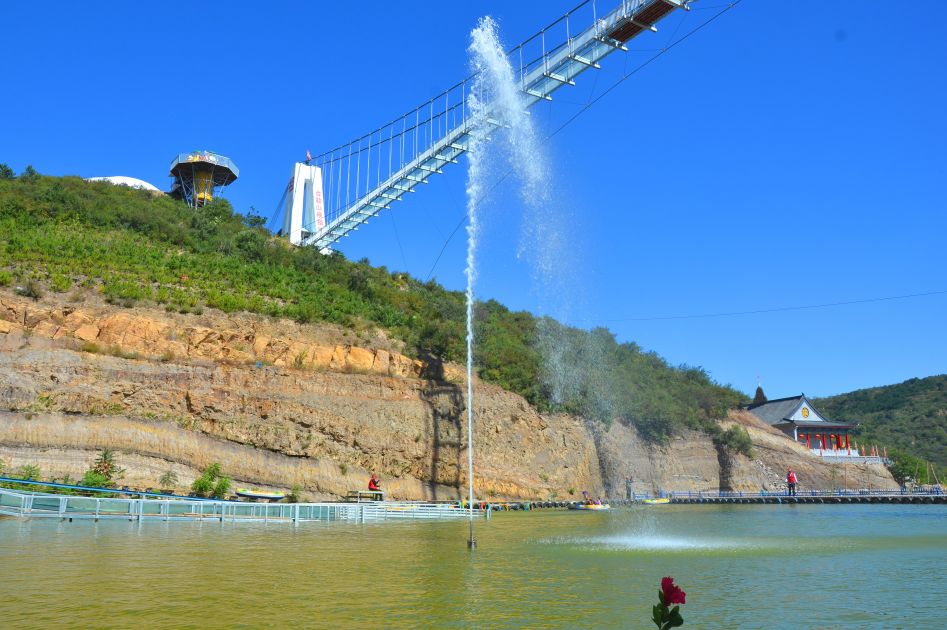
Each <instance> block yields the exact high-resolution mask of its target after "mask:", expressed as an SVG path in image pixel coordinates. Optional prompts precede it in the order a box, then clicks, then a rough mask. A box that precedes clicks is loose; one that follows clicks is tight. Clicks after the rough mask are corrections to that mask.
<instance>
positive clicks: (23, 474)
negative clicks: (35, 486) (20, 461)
mask: <svg viewBox="0 0 947 630" xmlns="http://www.w3.org/2000/svg"><path fill="white" fill-rule="evenodd" d="M16 472H17V476H18V477H19V478H20V479H26V480H29V481H39V478H40V477H41V476H42V472H41V471H40V469H39V466H37V465H35V464H25V465H23V466H20V467H19V468H18V469H17V471H16Z"/></svg>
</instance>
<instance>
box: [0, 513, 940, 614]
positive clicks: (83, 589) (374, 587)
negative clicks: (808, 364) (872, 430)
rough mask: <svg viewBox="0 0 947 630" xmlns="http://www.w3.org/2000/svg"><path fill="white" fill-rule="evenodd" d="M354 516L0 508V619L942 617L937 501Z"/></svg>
mask: <svg viewBox="0 0 947 630" xmlns="http://www.w3.org/2000/svg"><path fill="white" fill-rule="evenodd" d="M476 526H477V541H478V545H479V548H478V549H477V550H476V551H475V552H473V553H470V552H468V550H467V549H466V544H465V541H466V538H467V522H466V521H463V522H427V523H422V522H396V523H392V522H389V523H375V524H364V525H354V524H346V523H308V524H301V525H300V526H298V527H296V528H293V527H292V526H291V525H284V524H262V523H261V524H230V523H227V524H224V525H220V524H212V523H203V524H200V523H160V522H159V523H149V522H145V523H141V524H137V523H127V522H101V523H98V524H94V523H91V522H74V523H60V522H58V521H56V522H48V521H46V522H44V521H32V522H29V521H18V520H10V519H2V520H0V588H2V591H0V592H2V593H3V596H2V598H0V626H3V627H14V628H21V627H23V628H26V627H35V628H41V627H43V628H45V627H51V626H53V625H66V626H69V627H158V626H162V627H192V628H215V627H236V628H258V627H267V626H269V627H287V626H290V625H292V626H295V627H331V628H352V627H364V628H380V627H417V626H421V627H538V628H579V627H609V628H649V627H651V628H653V627H654V625H653V624H652V623H651V622H650V620H649V617H650V614H651V606H652V604H653V603H655V602H656V601H657V594H656V591H657V589H658V585H659V582H660V580H661V577H662V576H665V575H670V576H673V577H674V578H675V580H676V581H677V583H678V584H679V585H680V586H681V587H682V588H683V589H684V590H685V591H686V592H687V604H686V605H685V606H683V607H682V612H683V615H684V619H685V626H684V627H693V628H736V627H746V628H943V627H947V621H945V612H944V607H943V605H944V594H945V593H947V577H945V573H944V569H945V567H947V506H935V505H932V506H919V505H906V506H897V505H892V506H887V505H852V506H814V505H813V506H808V505H806V506H749V505H739V506H648V507H632V508H622V509H615V510H613V511H611V512H609V513H576V512H565V511H533V512H531V513H499V514H495V515H494V517H493V519H492V520H491V521H489V522H487V521H483V520H478V521H477V522H476Z"/></svg>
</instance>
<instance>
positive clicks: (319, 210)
mask: <svg viewBox="0 0 947 630" xmlns="http://www.w3.org/2000/svg"><path fill="white" fill-rule="evenodd" d="M283 216H284V218H283V230H282V234H283V236H285V237H288V238H289V242H290V243H292V244H293V245H302V244H303V243H304V241H305V240H306V239H307V238H308V237H309V236H310V235H312V234H314V233H315V232H318V231H319V230H321V229H323V228H324V227H325V226H326V213H325V207H324V205H323V195H322V169H320V168H319V167H318V166H313V165H311V164H306V163H304V162H297V163H296V166H295V168H294V169H293V178H292V179H291V180H290V182H289V188H288V189H287V191H286V212H285V213H284V215H283Z"/></svg>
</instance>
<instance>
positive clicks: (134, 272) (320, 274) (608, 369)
mask: <svg viewBox="0 0 947 630" xmlns="http://www.w3.org/2000/svg"><path fill="white" fill-rule="evenodd" d="M10 175H11V174H10V173H9V171H8V170H7V171H4V170H3V169H2V168H0V286H11V285H15V286H18V287H20V289H19V290H20V292H21V293H25V294H31V293H38V292H45V291H53V292H58V293H63V294H66V295H64V296H63V297H64V298H66V299H81V295H82V293H83V291H89V290H95V291H100V292H101V293H102V294H103V295H104V296H105V298H106V299H107V300H108V301H110V302H112V303H115V304H119V305H122V306H125V307H129V308H132V307H134V306H135V305H136V304H138V303H145V304H158V305H162V306H164V308H166V309H167V310H169V311H178V312H200V311H201V310H202V309H204V308H216V309H221V310H223V311H227V312H233V311H247V312H251V313H259V314H261V315H267V316H273V317H287V318H291V319H294V320H296V321H299V322H332V323H337V324H341V325H343V326H346V327H349V328H352V329H354V330H356V331H361V330H365V329H368V328H374V327H380V328H382V329H385V330H387V331H388V333H389V334H390V335H391V336H392V337H394V338H396V339H400V340H402V341H403V342H404V343H405V347H406V350H407V352H408V353H413V354H414V355H416V356H418V357H422V358H427V359H431V358H441V359H444V360H448V361H463V360H464V359H465V357H464V352H465V347H464V321H463V317H464V305H463V294H462V293H460V292H456V291H447V290H446V289H444V288H443V287H442V286H440V285H438V284H437V283H436V282H434V281H431V282H427V283H422V282H420V281H418V280H416V279H414V278H412V277H410V276H408V275H407V274H404V273H397V272H389V271H388V270H386V269H385V268H383V267H382V268H378V267H372V266H370V265H368V264H367V262H364V261H362V262H350V261H348V260H346V259H345V258H344V257H343V256H341V255H339V254H334V255H331V256H323V255H321V254H319V253H317V252H315V251H313V250H312V249H308V248H307V249H297V248H292V247H290V246H288V245H287V244H286V243H285V242H284V241H282V240H279V239H275V238H272V235H271V234H269V232H267V231H266V230H265V229H263V228H262V227H260V224H261V223H262V221H260V220H259V218H258V217H256V218H254V217H249V218H247V217H243V216H241V215H239V214H235V213H234V212H233V210H232V208H231V206H230V204H229V203H227V202H226V201H225V200H218V201H216V202H215V203H213V204H211V205H208V206H206V207H203V208H200V209H197V210H191V209H189V208H187V207H186V206H184V205H183V204H182V203H180V202H178V201H174V200H172V199H170V198H168V197H166V196H164V195H155V194H152V193H149V192H146V191H139V190H133V189H130V188H125V187H121V186H113V185H111V184H108V183H105V182H85V181H83V180H82V179H80V178H76V177H63V178H54V177H45V176H41V175H37V174H36V173H34V172H32V171H31V169H30V170H29V171H28V172H27V173H24V174H23V175H21V176H20V177H18V178H13V177H11V176H10ZM476 312H477V322H476V326H477V334H478V344H477V348H476V350H475V359H476V363H477V367H478V370H479V373H480V375H481V377H482V378H484V379H485V380H488V381H491V382H493V383H497V384H499V385H501V386H503V387H505V388H507V389H509V390H511V391H514V392H517V393H520V394H522V395H523V396H525V397H526V398H527V400H529V401H530V403H532V404H533V405H535V406H536V407H538V408H540V409H541V410H554V409H557V410H565V411H571V412H575V413H579V414H583V415H585V416H586V417H591V418H596V419H601V420H604V421H606V422H611V421H613V420H617V421H620V422H624V423H627V424H634V425H635V426H637V427H638V428H639V429H640V430H641V431H642V433H643V434H644V435H645V436H647V437H649V438H651V439H655V440H663V439H666V438H667V437H668V436H669V435H671V434H673V433H675V432H676V431H678V430H680V429H681V428H683V427H701V426H703V427H709V426H710V424H711V423H710V422H709V420H710V419H712V418H715V417H720V416H722V415H723V414H724V413H725V411H726V409H727V408H730V407H733V406H734V405H736V404H738V403H739V402H741V400H742V395H741V394H740V393H739V392H736V391H735V390H733V389H731V388H729V387H721V386H719V385H717V384H716V383H714V382H713V381H712V380H711V379H710V378H708V376H707V374H706V373H705V372H704V371H703V370H701V369H698V368H689V367H686V366H682V367H672V366H670V365H668V364H667V363H666V362H665V361H664V360H663V359H662V358H661V357H659V356H657V355H656V354H654V353H651V352H645V351H643V350H642V349H641V348H639V347H638V346H637V345H635V344H633V343H624V344H620V343H618V342H616V340H615V338H614V336H613V335H612V334H611V333H610V332H608V331H607V330H604V329H595V330H592V331H589V332H587V331H582V330H578V329H574V328H568V327H565V326H562V325H560V324H558V323H556V322H553V321H551V320H548V319H539V318H536V317H534V316H532V315H531V314H529V313H525V312H511V311H509V310H508V309H507V308H505V307H504V306H502V305H501V304H499V303H497V302H495V301H489V302H486V303H482V304H479V305H478V308H477V311H476ZM550 348H552V349H554V351H555V352H556V353H558V354H559V355H560V356H561V357H563V358H564V359H565V361H563V362H562V363H563V364H566V365H570V366H576V365H577V364H578V365H579V367H580V368H581V369H574V368H573V369H572V370H571V371H570V372H569V373H568V374H565V375H564V374H563V373H561V370H559V371H557V372H556V373H551V372H550V371H549V370H548V369H547V368H546V367H545V365H546V364H545V362H544V361H543V360H542V356H543V352H544V351H545V352H548V351H549V349H550ZM563 383H565V385H563Z"/></svg>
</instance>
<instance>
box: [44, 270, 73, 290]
mask: <svg viewBox="0 0 947 630" xmlns="http://www.w3.org/2000/svg"><path fill="white" fill-rule="evenodd" d="M49 288H50V289H52V290H53V291H54V292H56V293H65V292H66V291H68V290H69V289H71V288H72V278H70V277H69V276H64V275H62V274H53V276H52V277H51V278H50V280H49Z"/></svg>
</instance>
